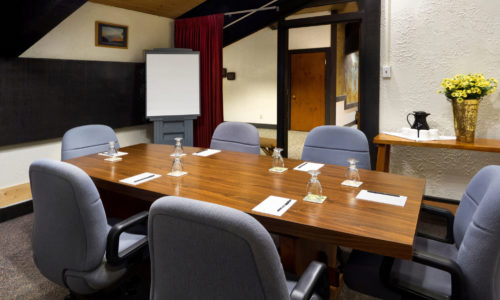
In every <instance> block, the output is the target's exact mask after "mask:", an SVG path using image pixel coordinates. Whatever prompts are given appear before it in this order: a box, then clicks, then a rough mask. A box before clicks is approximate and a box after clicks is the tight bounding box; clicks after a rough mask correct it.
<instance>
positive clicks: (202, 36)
mask: <svg viewBox="0 0 500 300" xmlns="http://www.w3.org/2000/svg"><path fill="white" fill-rule="evenodd" d="M223 25H224V15H222V14H219V15H211V16H204V17H197V18H189V19H180V20H175V47H176V48H190V49H193V50H194V51H200V105H201V115H200V117H199V118H198V119H197V120H195V122H194V123H195V124H194V146H196V147H204V148H206V147H209V146H210V140H211V139H212V134H213V132H214V130H215V127H217V125H219V123H221V122H222V121H223V114H222V43H223V41H222V32H223V28H222V27H223Z"/></svg>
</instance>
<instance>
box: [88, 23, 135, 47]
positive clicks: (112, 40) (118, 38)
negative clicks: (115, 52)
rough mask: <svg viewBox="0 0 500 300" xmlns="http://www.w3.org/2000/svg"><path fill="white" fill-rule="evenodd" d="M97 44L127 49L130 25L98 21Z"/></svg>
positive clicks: (96, 28)
mask: <svg viewBox="0 0 500 300" xmlns="http://www.w3.org/2000/svg"><path fill="white" fill-rule="evenodd" d="M95 45H96V46H99V47H113V48H123V49H127V48H128V26H125V25H118V24H111V23H105V22H101V21H96V22H95Z"/></svg>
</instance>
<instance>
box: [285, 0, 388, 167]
mask: <svg viewBox="0 0 500 300" xmlns="http://www.w3.org/2000/svg"><path fill="white" fill-rule="evenodd" d="M328 2H332V3H340V2H345V1H344V0H338V1H328ZM304 5H305V4H304ZM358 7H359V11H358V12H353V13H345V14H339V15H328V16H320V17H313V18H305V19H295V20H285V18H286V15H285V13H284V14H283V15H280V19H279V22H278V61H277V63H278V66H277V69H278V74H277V75H278V76H277V87H278V88H277V145H278V147H280V148H282V149H284V150H283V155H284V156H285V157H286V156H288V129H289V121H288V119H289V112H288V110H289V107H288V105H287V99H289V94H290V90H289V88H288V89H287V83H288V82H289V78H288V77H287V76H288V74H289V72H288V69H289V62H288V59H287V51H288V29H289V28H295V27H306V26H316V25H326V24H331V25H333V24H336V23H343V22H356V21H359V22H360V23H361V34H360V45H359V46H360V49H359V53H360V58H359V60H360V69H359V101H360V102H359V113H360V126H359V128H360V130H361V131H363V132H364V133H365V135H366V137H367V138H368V144H369V147H370V158H371V164H372V169H374V168H375V162H376V151H375V150H376V149H375V146H374V144H373V142H372V141H373V138H374V137H375V136H376V135H377V134H378V133H379V101H380V100H379V98H380V95H379V93H380V13H381V1H378V0H358ZM289 13H290V12H288V14H289Z"/></svg>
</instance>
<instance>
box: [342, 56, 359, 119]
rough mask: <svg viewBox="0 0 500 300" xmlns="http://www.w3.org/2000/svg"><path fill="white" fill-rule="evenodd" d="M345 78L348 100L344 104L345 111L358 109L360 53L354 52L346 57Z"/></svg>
mask: <svg viewBox="0 0 500 300" xmlns="http://www.w3.org/2000/svg"><path fill="white" fill-rule="evenodd" d="M344 78H345V81H344V83H345V90H346V93H347V99H346V101H345V102H344V110H347V109H350V108H353V107H358V103H359V93H358V90H359V52H358V51H356V52H352V53H350V54H347V55H346V56H345V60H344Z"/></svg>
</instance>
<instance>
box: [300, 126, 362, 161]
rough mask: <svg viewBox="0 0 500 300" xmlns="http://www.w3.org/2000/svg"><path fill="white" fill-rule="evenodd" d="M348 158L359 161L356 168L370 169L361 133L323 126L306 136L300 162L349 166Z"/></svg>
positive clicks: (338, 127)
mask: <svg viewBox="0 0 500 300" xmlns="http://www.w3.org/2000/svg"><path fill="white" fill-rule="evenodd" d="M349 158H355V159H357V160H358V161H359V162H358V163H357V167H358V168H361V169H371V165H370V151H369V148H368V140H367V138H366V136H365V134H364V133H363V132H362V131H360V130H358V129H355V128H350V127H342V126H334V125H325V126H318V127H316V128H314V129H313V130H311V132H309V134H308V135H307V137H306V141H305V143H304V149H303V150H302V160H306V161H314V162H319V163H325V164H333V165H340V166H349V163H348V162H347V160H348V159H349Z"/></svg>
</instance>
